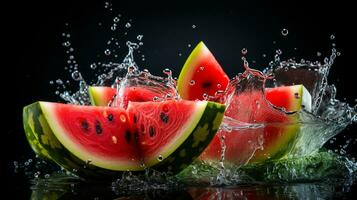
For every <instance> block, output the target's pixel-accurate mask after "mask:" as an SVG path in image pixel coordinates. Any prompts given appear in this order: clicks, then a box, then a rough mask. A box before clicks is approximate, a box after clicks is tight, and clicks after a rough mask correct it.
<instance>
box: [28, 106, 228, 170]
mask: <svg viewBox="0 0 357 200" xmlns="http://www.w3.org/2000/svg"><path fill="white" fill-rule="evenodd" d="M224 109H225V106H224V105H221V104H218V103H213V102H207V101H174V100H172V101H163V102H145V103H139V102H135V103H134V102H130V103H129V105H128V109H127V110H125V109H122V108H117V107H100V106H78V105H69V104H60V103H50V102H37V103H34V104H31V105H29V106H26V107H25V108H24V111H23V123H24V129H25V132H26V134H27V135H28V138H29V143H30V145H31V146H32V147H33V149H34V151H35V152H36V153H37V154H39V155H41V156H42V157H46V158H49V159H50V160H53V161H54V162H56V163H57V164H59V165H60V166H62V167H64V168H65V169H67V170H69V171H72V172H74V173H76V174H78V175H80V176H82V177H92V176H93V177H98V176H99V177H100V176H107V175H110V176H112V175H115V174H117V173H120V172H122V171H127V170H129V171H142V170H144V168H145V167H152V168H155V169H159V170H162V171H170V172H172V173H177V172H179V171H180V170H182V169H183V168H185V167H186V166H187V165H189V164H190V163H191V162H192V161H193V160H194V159H195V158H196V157H198V156H199V155H200V153H201V152H202V151H203V150H204V148H205V147H206V146H207V145H208V143H209V142H210V141H211V139H212V138H213V136H214V135H215V133H216V131H217V130H218V127H219V125H220V123H221V121H222V118H223V113H224ZM182 111H185V112H182Z"/></svg>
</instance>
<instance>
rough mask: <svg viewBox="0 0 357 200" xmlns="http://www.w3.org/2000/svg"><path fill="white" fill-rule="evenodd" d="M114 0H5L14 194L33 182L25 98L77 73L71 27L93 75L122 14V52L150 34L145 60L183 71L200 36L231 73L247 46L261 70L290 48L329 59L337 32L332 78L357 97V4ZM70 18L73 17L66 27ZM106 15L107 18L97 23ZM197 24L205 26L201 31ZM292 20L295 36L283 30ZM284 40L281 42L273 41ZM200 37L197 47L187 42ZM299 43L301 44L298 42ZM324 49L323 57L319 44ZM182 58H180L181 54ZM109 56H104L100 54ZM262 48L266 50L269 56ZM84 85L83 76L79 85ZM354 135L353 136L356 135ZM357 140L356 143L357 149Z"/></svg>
mask: <svg viewBox="0 0 357 200" xmlns="http://www.w3.org/2000/svg"><path fill="white" fill-rule="evenodd" d="M314 2H315V3H314V4H312V3H311V2H309V1H284V2H277V1H274V2H269V1H236V2H235V3H233V2H225V1H214V2H210V1H205V2H198V1H190V2H187V3H186V2H184V1H172V2H171V1H162V2H158V1H150V2H139V1H113V2H112V6H111V7H112V10H113V11H112V12H111V11H109V10H108V9H105V8H104V2H102V1H97V2H95V3H89V2H84V1H83V2H80V1H77V2H76V3H73V2H65V1H57V2H47V3H35V2H32V1H31V3H29V2H27V3H20V2H18V3H13V4H12V5H3V6H2V7H3V9H4V10H5V12H3V15H4V16H3V17H2V21H3V23H2V28H1V31H2V32H3V33H5V36H3V37H2V43H3V44H5V47H4V46H3V48H4V51H3V52H2V53H1V54H2V57H3V58H2V68H1V70H2V73H1V75H2V82H3V84H2V86H3V88H2V90H3V92H2V101H3V105H4V107H5V110H4V113H3V114H4V117H3V118H2V119H5V121H4V120H3V122H2V125H3V127H6V128H5V131H3V132H2V134H3V135H5V137H4V139H3V140H2V145H1V146H2V152H3V153H2V158H5V159H3V161H1V167H2V168H4V169H3V170H1V174H4V176H3V175H2V177H5V181H6V182H5V184H6V185H7V186H8V188H9V189H7V191H8V192H10V193H11V194H12V195H15V197H17V196H21V197H24V198H27V196H28V195H29V193H30V191H29V190H28V180H27V179H25V178H23V177H22V176H21V174H14V173H13V161H22V160H26V159H28V158H30V157H33V156H34V155H33V153H32V151H31V149H30V148H29V145H28V144H27V141H26V139H25V134H24V132H23V129H22V118H21V112H22V108H23V106H25V105H27V104H30V103H32V102H35V101H37V100H45V101H58V100H59V97H57V96H56V95H54V92H55V87H54V86H51V85H49V81H50V80H56V79H57V78H62V79H69V75H68V73H65V72H64V69H63V68H64V67H65V66H66V62H67V55H66V54H65V48H64V47H63V46H62V45H61V43H62V42H63V38H62V36H61V34H62V33H63V32H69V33H71V43H72V44H73V47H74V48H75V50H76V51H75V53H74V55H75V57H76V60H77V61H78V63H79V70H80V71H82V72H83V74H84V75H85V76H87V77H91V76H93V75H92V73H93V71H92V70H90V68H89V65H90V63H92V62H94V61H98V60H100V61H109V60H110V59H113V58H108V57H105V56H104V54H103V52H104V49H105V48H106V46H105V43H106V41H107V40H108V39H109V38H110V37H112V36H113V34H114V33H113V32H111V31H110V25H111V24H112V20H113V17H114V16H115V15H117V14H119V13H120V14H121V15H122V17H121V21H120V22H119V23H118V26H120V29H121V31H117V32H116V33H115V34H117V35H115V34H114V36H115V37H116V38H119V39H120V41H121V42H122V43H123V45H121V46H122V48H121V50H120V53H119V60H118V62H120V61H121V59H122V56H123V55H124V54H125V53H126V52H127V50H126V49H125V48H124V42H125V41H126V40H132V41H134V40H135V38H136V36H137V35H138V34H143V35H144V37H143V42H144V46H143V47H142V48H141V52H142V53H143V54H145V58H146V61H145V62H141V61H140V55H137V56H138V58H137V60H139V61H138V64H139V65H140V66H143V67H144V68H148V69H149V70H150V71H151V72H152V73H154V74H158V75H160V73H161V71H162V70H163V69H164V68H166V67H169V68H170V69H172V70H173V73H174V75H175V76H178V74H179V71H180V69H181V67H182V65H183V63H184V61H185V59H186V58H187V56H188V55H189V53H190V52H191V50H192V49H193V47H194V46H195V45H196V44H197V43H198V42H199V41H201V40H202V41H205V43H206V45H207V46H208V47H209V48H210V50H211V51H212V52H213V53H214V55H215V56H216V58H217V60H218V61H219V62H220V63H221V65H222V67H223V68H224V70H225V71H226V72H227V73H228V74H229V75H230V76H231V77H232V76H233V75H235V74H236V73H237V72H241V71H242V70H243V69H242V62H241V59H240V57H241V53H240V52H241V49H242V48H247V49H248V58H249V59H250V61H252V60H255V61H256V64H253V63H252V62H251V66H252V67H255V68H260V69H262V68H263V67H265V66H267V64H268V62H269V61H270V60H272V59H273V54H274V52H275V50H276V49H282V51H283V56H282V57H283V58H284V56H285V58H286V57H296V58H298V59H299V58H307V59H313V60H315V59H319V60H322V59H323V57H324V56H328V55H329V53H330V50H331V43H332V42H331V40H330V39H329V38H330V35H331V34H334V35H335V36H336V39H335V40H334V41H333V42H335V43H336V48H337V50H338V51H340V52H341V56H340V57H338V58H337V60H336V62H335V64H334V66H333V68H332V70H331V72H330V76H329V80H330V83H334V84H335V85H336V87H337V91H338V97H339V99H344V98H345V100H346V101H347V102H349V103H353V104H355V99H356V98H357V92H356V89H355V88H354V86H357V84H356V83H357V82H356V78H355V76H356V75H355V72H354V69H355V68H356V64H355V63H356V62H355V59H356V56H355V52H356V51H355V47H356V30H355V27H354V26H355V25H356V21H355V20H356V19H357V17H356V11H355V10H354V9H353V8H354V6H353V5H352V3H346V2H344V1H337V2H334V3H330V2H328V1H324V2H316V1H314ZM130 19H132V22H130V23H131V24H132V27H131V28H130V29H128V35H127V36H125V37H123V36H119V35H123V30H125V28H124V27H123V26H124V24H125V22H127V21H129V20H130ZM66 22H68V23H69V25H68V26H65V23H66ZM99 22H101V23H102V26H98V23H99ZM192 25H195V26H196V28H195V29H193V28H192ZM283 28H286V29H288V30H289V34H288V35H287V36H286V37H283V36H282V35H281V30H282V29H283ZM273 41H275V44H274V42H273ZM188 44H191V45H192V46H191V48H189V47H188ZM295 47H296V48H297V50H293V49H294V48H295ZM317 51H319V52H321V53H322V55H323V56H322V57H317V56H316V52H317ZM180 53H181V54H182V56H179V54H180ZM98 54H100V56H99V57H98V56H97V55H98ZM262 54H266V55H267V57H266V58H263V57H262ZM73 85H74V86H76V83H74V84H73ZM356 129H357V128H356V125H353V126H350V127H349V128H347V129H346V130H345V131H343V133H341V134H340V135H339V136H337V144H334V145H335V146H333V145H328V146H329V147H330V148H332V149H334V148H335V147H336V145H338V144H343V143H344V142H343V141H345V140H346V138H347V139H348V138H352V141H354V140H355V138H356V136H355V133H356ZM352 135H353V136H352ZM353 146H354V144H352V145H350V147H349V148H348V149H347V150H348V152H349V153H350V154H351V155H352V156H356V148H354V149H353Z"/></svg>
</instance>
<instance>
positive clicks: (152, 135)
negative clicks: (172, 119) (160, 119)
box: [149, 126, 155, 137]
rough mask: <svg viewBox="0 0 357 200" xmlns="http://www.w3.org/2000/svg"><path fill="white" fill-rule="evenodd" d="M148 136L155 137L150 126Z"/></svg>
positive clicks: (153, 130)
mask: <svg viewBox="0 0 357 200" xmlns="http://www.w3.org/2000/svg"><path fill="white" fill-rule="evenodd" d="M149 135H150V137H154V135H155V129H154V127H152V126H150V128H149Z"/></svg>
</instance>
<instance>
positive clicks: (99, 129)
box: [95, 120, 103, 134]
mask: <svg viewBox="0 0 357 200" xmlns="http://www.w3.org/2000/svg"><path fill="white" fill-rule="evenodd" d="M95 132H96V133H97V134H101V133H102V132H103V129H102V126H101V125H100V122H99V121H98V120H97V121H95Z"/></svg>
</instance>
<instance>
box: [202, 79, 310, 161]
mask: <svg viewBox="0 0 357 200" xmlns="http://www.w3.org/2000/svg"><path fill="white" fill-rule="evenodd" d="M264 97H266V99H265V98H264ZM266 100H268V101H270V102H268V101H266ZM233 101H234V102H236V103H234V104H231V105H230V106H229V107H228V108H227V111H226V113H225V115H226V116H228V117H231V118H233V119H236V120H239V121H241V122H247V123H263V124H264V125H265V126H264V127H261V128H249V129H241V130H232V132H225V131H220V132H219V133H217V135H216V137H215V138H214V139H213V141H212V142H211V143H210V145H209V146H208V147H207V149H206V150H205V151H204V153H203V154H202V156H201V158H202V159H203V160H219V159H220V157H221V139H220V137H222V136H224V138H225V139H224V141H225V145H226V150H225V160H226V161H228V162H232V163H235V164H244V163H246V162H248V161H249V162H256V161H263V160H267V159H274V158H280V157H282V156H284V155H285V154H286V153H287V152H288V151H289V150H290V149H291V148H292V146H293V145H294V141H295V139H296V137H297V134H298V131H299V127H300V126H299V125H298V123H297V121H298V114H291V115H287V114H285V113H284V112H282V111H280V110H278V109H275V108H273V107H272V106H270V103H272V104H273V105H275V106H278V107H281V108H284V109H286V110H288V111H298V110H300V109H301V108H302V107H303V106H304V107H305V109H306V110H308V111H309V110H310V109H311V96H310V94H309V93H308V91H307V90H306V89H305V88H304V87H303V86H302V85H295V86H285V87H279V88H270V89H266V90H265V96H264V94H263V93H262V92H261V91H258V90H253V91H249V92H243V93H241V94H238V95H235V96H233Z"/></svg>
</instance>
